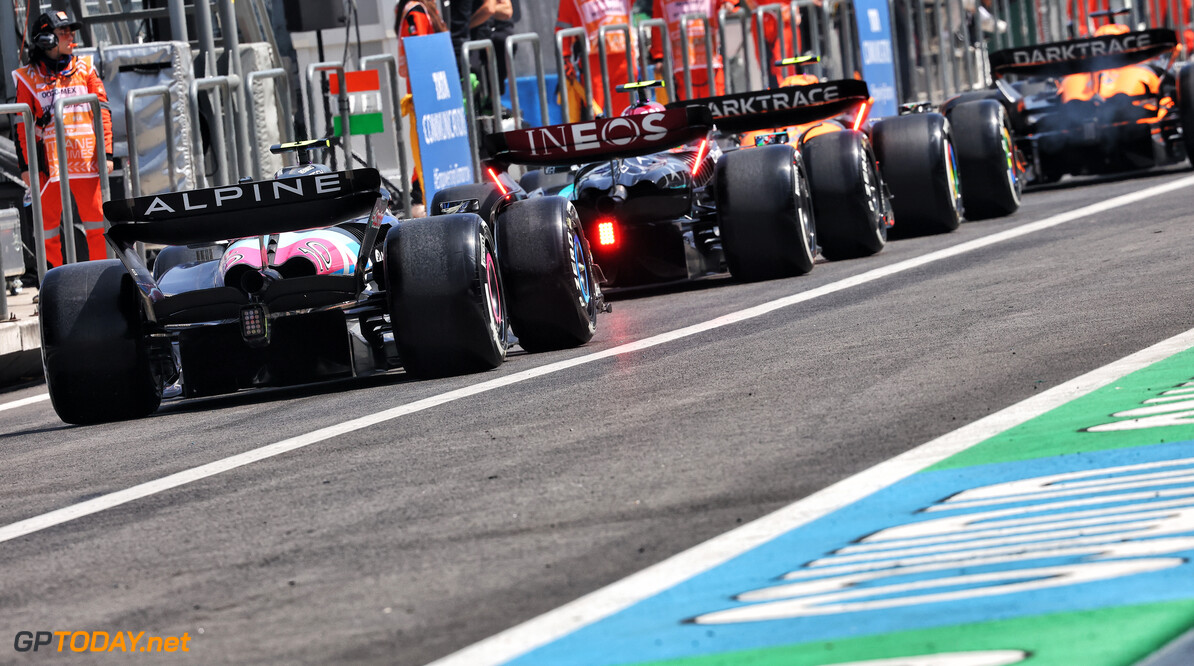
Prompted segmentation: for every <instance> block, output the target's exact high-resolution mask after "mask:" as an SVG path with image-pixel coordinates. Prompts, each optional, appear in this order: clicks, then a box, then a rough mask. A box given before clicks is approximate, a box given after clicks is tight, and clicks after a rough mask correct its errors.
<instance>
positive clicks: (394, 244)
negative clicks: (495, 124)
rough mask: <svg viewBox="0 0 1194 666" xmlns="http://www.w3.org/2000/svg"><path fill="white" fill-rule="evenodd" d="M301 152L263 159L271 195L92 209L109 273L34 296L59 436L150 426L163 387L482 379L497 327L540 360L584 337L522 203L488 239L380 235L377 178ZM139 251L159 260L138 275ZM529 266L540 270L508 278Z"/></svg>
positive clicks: (96, 269) (64, 273) (498, 354)
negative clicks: (529, 311) (72, 430)
mask: <svg viewBox="0 0 1194 666" xmlns="http://www.w3.org/2000/svg"><path fill="white" fill-rule="evenodd" d="M316 145H323V146H324V147H326V146H327V145H328V144H327V140H317V141H312V142H301V143H297V144H291V145H288V146H276V147H275V149H276V152H277V151H284V150H299V151H300V153H301V155H302V158H300V162H301V163H300V164H299V165H297V166H292V167H286V168H284V169H282V171H280V172H279V174H278V175H277V177H276V178H275V179H274V180H264V181H256V182H253V181H250V182H243V183H240V184H237V185H229V186H226V187H215V188H209V189H203V190H194V191H187V192H176V193H169V194H159V195H156V196H147V197H140V198H137V199H129V200H124V201H109V202H106V203H105V204H104V213H105V215H106V216H107V218H108V219H109V220H110V221H111V223H112V226H111V229H110V230H109V231H108V232H107V238H108V242H109V244H110V245H111V246H112V247H113V248H114V250H115V251H116V253H117V256H118V257H119V259H118V260H107V261H91V262H86V263H77V264H67V265H65V266H62V267H59V268H55V269H53V270H51V271H49V272H48V273H46V277H45V282H44V283H43V285H42V290H41V313H40V317H41V334H42V353H43V362H44V365H45V371H46V382H47V384H48V388H49V393H50V399H51V402H52V403H53V406H54V409H55V411H56V412H57V413H58V415H59V416H60V417H61V418H62V419H63V420H64V421H67V422H69V423H80V424H85V423H98V422H105V421H113V420H120V419H127V418H137V417H141V416H145V415H148V414H150V413H152V412H153V411H154V410H156V409H157V408H158V406H159V405H160V403H161V400H162V394H163V389H165V388H166V387H170V386H172V385H174V384H175V383H176V382H180V383H181V392H182V395H184V396H185V397H198V396H209V395H215V394H221V393H229V392H233V391H236V390H239V389H243V388H251V387H261V386H287V385H294V384H301V383H308V382H313V381H318V380H326V379H333V378H341V377H352V376H363V375H368V374H372V373H376V372H382V371H385V370H388V369H390V368H394V367H398V366H401V367H403V368H405V370H406V372H407V373H409V374H411V375H414V376H418V377H434V376H441V375H448V374H458V373H465V372H473V371H480V370H486V369H490V368H494V367H496V366H497V365H499V364H500V363H501V362H502V360H503V359H504V358H505V356H506V350H507V346H508V344H509V341H508V336H507V331H508V330H509V329H510V327H513V330H514V332H515V333H517V334H519V335H522V336H525V337H526V338H528V339H532V338H533V339H539V340H550V341H551V342H553V343H554V345H555V346H568V345H576V344H581V343H583V342H585V341H587V340H588V339H589V338H590V337H591V336H592V334H593V326H594V319H595V314H596V313H595V311H592V310H591V309H587V308H585V307H583V306H582V303H581V299H579V298H578V296H577V294H576V291H577V288H576V286H575V284H574V281H573V279H572V276H573V275H574V274H575V272H576V271H575V270H574V268H573V264H574V262H575V261H576V258H575V256H574V255H565V249H566V246H565V245H564V243H562V242H556V241H558V239H556V238H544V237H542V233H543V227H542V225H541V224H539V223H538V222H535V223H530V222H527V218H528V217H536V215H534V214H532V215H518V214H517V212H518V210H519V206H520V205H521V204H520V203H518V202H515V203H511V204H510V206H509V210H508V211H507V215H506V217H505V221H506V224H505V225H504V228H503V229H501V230H500V233H499V235H498V236H497V237H496V238H495V235H494V233H493V231H492V229H491V227H490V225H489V223H488V222H487V221H486V220H483V219H481V218H480V217H478V216H477V215H476V214H475V213H473V212H465V211H462V212H459V213H456V214H452V215H445V216H441V217H436V218H434V219H432V218H422V219H414V220H396V219H394V218H393V217H390V216H389V215H388V214H387V206H388V203H389V201H388V195H387V194H386V193H385V192H384V190H382V189H381V187H380V183H381V180H380V176H379V175H378V173H377V171H376V170H374V169H357V170H353V171H345V172H330V171H329V170H328V169H327V168H326V167H324V166H323V165H318V164H311V163H309V161H307V160H306V159H305V155H306V153H305V150H306V149H308V148H310V147H313V146H316ZM228 239H231V240H232V242H231V243H230V244H224V243H223V241H225V240H228ZM137 242H145V243H157V244H163V245H166V246H167V247H166V248H165V249H164V250H163V251H162V253H161V254H160V255H159V256H158V258H157V261H156V262H155V265H154V270H153V271H150V270H149V269H148V268H147V267H146V266H145V264H144V263H143V262H142V260H141V257H140V256H139V254H138V253H137V252H136V251H135V244H136V243H137ZM553 243H554V244H553ZM499 248H500V250H499ZM528 253H532V254H535V256H536V257H539V260H538V261H537V262H530V263H527V264H523V263H519V261H520V259H521V258H522V257H523V256H525V255H526V254H528ZM584 260H587V257H586V258H584ZM528 281H529V282H532V283H533V287H526V286H525V283H526V282H528ZM510 283H517V284H518V285H519V288H518V290H517V293H516V294H515V293H511V299H513V301H518V300H519V299H531V300H533V301H534V302H536V303H540V304H542V303H550V304H551V305H552V309H550V310H545V311H542V312H538V313H536V316H535V317H533V318H523V319H517V318H514V317H510V316H508V313H509V312H512V311H514V310H516V309H518V308H521V307H522V304H521V303H516V302H511V301H508V300H507V293H510V292H507V291H506V286H507V285H508V284H510Z"/></svg>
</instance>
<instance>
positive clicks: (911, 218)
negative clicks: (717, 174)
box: [696, 55, 1022, 236]
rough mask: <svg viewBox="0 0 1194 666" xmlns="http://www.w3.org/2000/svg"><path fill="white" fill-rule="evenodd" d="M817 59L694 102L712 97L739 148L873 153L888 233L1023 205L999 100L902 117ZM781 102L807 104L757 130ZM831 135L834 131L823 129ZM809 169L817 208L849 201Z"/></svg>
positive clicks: (933, 229) (930, 229)
mask: <svg viewBox="0 0 1194 666" xmlns="http://www.w3.org/2000/svg"><path fill="white" fill-rule="evenodd" d="M819 60H820V58H819V57H818V56H815V55H805V56H798V57H795V58H786V59H784V60H780V61H778V62H776V65H777V66H781V67H790V68H793V69H794V71H795V73H794V74H792V75H790V76H788V77H786V78H785V79H784V82H783V83H784V86H783V87H781V88H780V89H779V90H773V91H763V92H760V93H743V94H738V95H727V96H724V97H712V98H707V99H704V100H696V102H698V103H704V104H706V105H708V106H709V108H710V110H711V111H712V112H713V116H714V122H715V123H716V124H717V126H718V128H719V129H720V130H722V131H723V132H739V134H737V135H736V136H737V142H738V143H739V144H740V145H742V146H743V147H749V146H751V145H760V144H769V143H774V142H777V141H780V142H794V143H797V144H798V145H799V146H800V150H801V152H803V153H804V154H805V160H806V162H808V163H810V164H812V165H820V164H825V163H826V160H824V159H822V158H818V157H817V154H818V153H822V152H841V151H851V150H855V151H860V150H869V151H871V152H873V154H874V157H875V160H876V161H877V162H878V170H879V173H880V175H881V176H882V178H883V182H884V183H885V185H886V186H887V188H888V190H889V192H890V193H891V197H892V201H891V205H892V209H893V212H894V218H895V220H894V226H893V227H892V232H893V233H895V234H898V235H900V236H911V235H924V234H934V233H943V232H949V231H953V230H954V229H956V228H957V227H958V224H959V222H960V220H961V216H962V215H963V213H964V215H965V217H966V218H967V219H970V220H979V219H985V218H990V217H1002V216H1005V215H1009V214H1011V213H1014V212H1015V211H1016V210H1018V209H1019V207H1020V193H1021V190H1022V182H1021V179H1020V177H1019V176H1020V172H1019V170H1018V168H1017V164H1016V162H1015V160H1014V159H1013V157H1014V150H1013V148H1012V145H1011V140H1010V137H1009V134H1008V132H1007V120H1006V117H1005V114H1004V113H1003V111H1002V109H1001V107H1000V106H999V105H998V104H995V103H991V102H975V103H973V104H972V105H971V106H969V107H967V108H966V109H964V110H963V112H961V113H957V114H956V115H955V116H954V118H953V122H952V123H951V122H949V121H947V120H946V119H945V117H944V116H942V115H941V114H939V113H936V112H934V111H932V110H930V109H928V108H927V107H925V106H924V105H915V104H914V105H907V106H904V107H902V108H901V109H900V115H899V116H898V117H891V118H880V119H872V118H870V117H869V116H870V110H871V109H872V108H873V100H872V99H871V98H870V97H869V95H868V89H867V86H866V84H865V83H863V82H861V81H854V80H842V81H826V82H824V84H823V85H822V82H821V81H820V80H819V78H818V77H817V76H815V75H811V74H806V73H804V72H803V71H802V68H803V67H805V66H807V65H808V64H810V63H814V62H818V61H819ZM785 107H788V108H795V107H803V110H802V111H801V112H799V113H791V114H789V115H790V116H791V117H793V118H795V119H796V120H797V121H799V122H798V124H794V125H789V126H786V127H771V128H769V129H762V130H755V129H753V128H755V127H758V126H760V125H765V124H767V123H769V122H770V121H771V120H772V119H773V118H775V117H777V116H774V115H773V116H770V117H769V116H768V115H767V111H768V109H773V110H777V111H778V110H783V108H785ZM834 114H836V115H834ZM744 130H745V131H744ZM860 133H861V134H865V135H866V136H865V137H863V136H861V135H860ZM829 134H834V135H837V136H834V137H833V138H825V136H824V135H829ZM868 140H869V145H868ZM810 169H811V167H810ZM810 178H811V179H812V181H813V192H814V200H815V202H816V206H815V209H816V210H817V211H818V216H820V215H821V212H820V211H822V210H824V211H837V210H840V209H841V207H842V206H843V205H847V204H846V202H844V201H842V200H840V199H841V198H840V197H839V198H838V199H837V200H827V199H829V198H828V197H826V196H823V193H824V191H825V189H824V188H822V187H818V181H820V182H825V181H826V180H830V178H829V177H828V176H825V175H823V174H822V173H821V172H820V170H818V169H812V170H811V173H810ZM818 195H822V196H818ZM847 198H848V197H847ZM855 199H856V197H855Z"/></svg>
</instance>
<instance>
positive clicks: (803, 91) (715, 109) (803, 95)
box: [668, 79, 870, 132]
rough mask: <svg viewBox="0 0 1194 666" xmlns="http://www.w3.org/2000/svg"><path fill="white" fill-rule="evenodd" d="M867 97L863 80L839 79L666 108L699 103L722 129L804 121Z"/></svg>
mask: <svg viewBox="0 0 1194 666" xmlns="http://www.w3.org/2000/svg"><path fill="white" fill-rule="evenodd" d="M868 99H870V91H869V90H868V89H867V85H866V82H865V81H856V80H854V79H840V80H837V81H823V82H821V83H814V84H811V85H806V86H788V87H786V88H775V89H772V90H759V91H756V92H746V93H734V94H731V95H721V96H719V97H702V98H699V99H693V100H688V101H683V102H674V103H672V104H669V105H668V107H669V108H678V107H684V106H693V105H696V106H699V107H702V108H706V109H708V110H709V113H710V115H712V116H713V123H714V124H715V125H717V129H719V130H721V131H723V132H751V131H754V130H761V129H770V128H773V127H785V126H787V125H804V124H806V123H813V122H817V121H819V120H826V119H828V118H833V117H836V116H839V115H841V114H843V113H846V112H848V111H849V110H850V109H852V108H855V107H857V106H858V105H859V104H862V103H863V102H865V101H867V100H868Z"/></svg>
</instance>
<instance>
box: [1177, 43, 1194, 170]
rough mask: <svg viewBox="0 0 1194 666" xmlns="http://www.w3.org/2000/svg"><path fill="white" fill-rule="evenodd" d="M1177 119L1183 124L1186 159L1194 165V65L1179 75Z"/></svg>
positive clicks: (1184, 67) (1188, 66)
mask: <svg viewBox="0 0 1194 666" xmlns="http://www.w3.org/2000/svg"><path fill="white" fill-rule="evenodd" d="M1177 117H1178V120H1180V121H1181V124H1182V143H1184V144H1185V145H1186V158H1187V159H1188V160H1190V163H1191V164H1194V65H1191V64H1189V63H1187V64H1185V65H1183V66H1182V68H1181V69H1180V70H1179V71H1178V73H1177Z"/></svg>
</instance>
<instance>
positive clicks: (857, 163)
mask: <svg viewBox="0 0 1194 666" xmlns="http://www.w3.org/2000/svg"><path fill="white" fill-rule="evenodd" d="M801 151H802V152H803V153H804V163H805V164H806V165H808V183H809V187H810V189H811V191H812V200H813V219H815V220H816V221H817V242H818V243H820V245H821V254H822V255H823V256H824V257H825V258H826V259H830V260H838V259H854V258H857V257H866V256H870V255H872V254H875V253H877V252H879V251H880V250H882V249H883V247H884V246H885V245H887V215H888V210H887V206H888V202H887V196H886V194H885V193H884V191H883V180H882V177H881V176H880V175H879V170H878V168H877V167H876V166H875V158H874V157H873V156H872V154H871V150H870V142H869V141H867V138H866V135H864V134H862V133H861V132H855V131H853V130H842V131H840V132H830V133H828V134H821V135H819V136H815V137H813V138H811V139H809V140H808V141H805V142H804V144H803V145H802V147H801Z"/></svg>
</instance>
